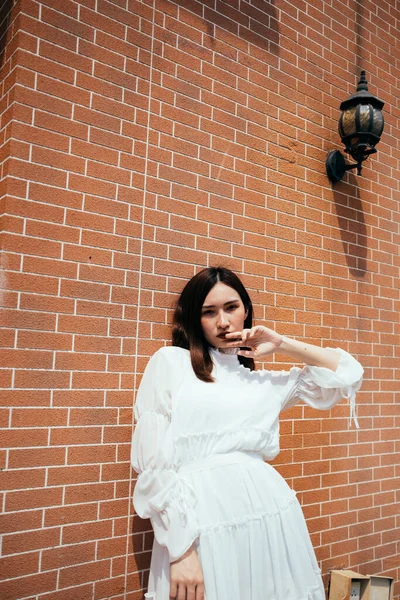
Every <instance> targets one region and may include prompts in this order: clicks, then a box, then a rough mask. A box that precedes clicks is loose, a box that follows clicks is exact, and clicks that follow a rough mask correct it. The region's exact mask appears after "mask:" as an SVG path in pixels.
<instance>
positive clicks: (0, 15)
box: [0, 0, 13, 67]
mask: <svg viewBox="0 0 400 600" xmlns="http://www.w3.org/2000/svg"><path fill="white" fill-rule="evenodd" d="M12 6H13V0H5V2H3V4H2V6H1V8H0V67H2V66H3V63H4V50H5V47H6V45H7V41H8V37H7V30H8V25H9V23H10V13H11V9H12Z"/></svg>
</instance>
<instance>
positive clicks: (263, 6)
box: [178, 0, 279, 54]
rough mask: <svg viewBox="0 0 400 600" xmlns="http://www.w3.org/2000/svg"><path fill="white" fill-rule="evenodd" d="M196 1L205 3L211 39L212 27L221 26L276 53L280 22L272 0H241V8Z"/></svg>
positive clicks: (199, 3) (184, 3)
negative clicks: (247, 0)
mask: <svg viewBox="0 0 400 600" xmlns="http://www.w3.org/2000/svg"><path fill="white" fill-rule="evenodd" d="M178 4H181V5H182V6H187V4H186V2H185V0H179V1H178ZM196 4H198V5H201V4H202V5H203V6H204V19H205V21H206V26H207V33H208V36H209V38H210V40H211V42H212V41H213V40H214V37H215V29H214V28H215V27H220V28H221V29H224V30H226V31H229V32H230V33H232V34H234V35H237V36H239V37H240V39H242V40H245V41H247V42H250V43H251V44H254V45H256V46H258V47H259V48H262V49H263V50H267V51H269V52H272V53H273V54H279V22H278V13H277V9H276V8H275V0H270V1H268V0H258V1H257V2H256V3H254V4H250V3H249V2H246V1H242V2H241V3H240V8H234V7H233V6H232V3H226V2H223V1H222V0H217V2H216V5H215V8H216V10H213V9H211V8H210V7H209V6H208V4H209V3H208V2H202V1H201V0H200V1H199V2H196ZM237 4H238V5H239V3H237ZM193 8H194V7H193Z"/></svg>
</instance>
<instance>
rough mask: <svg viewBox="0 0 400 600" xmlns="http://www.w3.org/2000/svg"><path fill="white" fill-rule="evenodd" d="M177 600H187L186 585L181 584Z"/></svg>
mask: <svg viewBox="0 0 400 600" xmlns="http://www.w3.org/2000/svg"><path fill="white" fill-rule="evenodd" d="M176 600H186V585H185V584H184V583H180V584H179V587H178V594H177V596H176Z"/></svg>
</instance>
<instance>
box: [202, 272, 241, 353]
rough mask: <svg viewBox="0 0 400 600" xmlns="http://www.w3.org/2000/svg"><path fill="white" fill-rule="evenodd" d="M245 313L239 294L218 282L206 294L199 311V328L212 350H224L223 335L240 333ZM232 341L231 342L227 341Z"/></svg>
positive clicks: (225, 342)
mask: <svg viewBox="0 0 400 600" xmlns="http://www.w3.org/2000/svg"><path fill="white" fill-rule="evenodd" d="M246 317H247V311H246V310H245V308H244V304H243V302H242V300H241V298H240V296H239V294H238V293H237V292H236V290H234V289H233V288H231V287H229V286H227V285H225V284H224V283H221V282H220V281H219V282H218V283H216V284H215V285H214V287H213V288H212V289H211V290H210V292H209V293H208V295H207V297H206V299H205V300H204V304H203V306H202V309H201V321H200V322H201V327H202V329H203V333H204V336H205V338H206V340H207V342H208V343H209V344H210V345H211V346H214V348H226V344H227V340H225V334H226V333H231V332H233V331H242V329H243V325H244V320H245V318H246ZM229 341H232V340H229Z"/></svg>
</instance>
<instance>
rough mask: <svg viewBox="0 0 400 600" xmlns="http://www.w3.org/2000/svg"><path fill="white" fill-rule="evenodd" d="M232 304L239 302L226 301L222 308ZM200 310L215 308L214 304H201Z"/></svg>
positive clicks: (236, 299)
mask: <svg viewBox="0 0 400 600" xmlns="http://www.w3.org/2000/svg"><path fill="white" fill-rule="evenodd" d="M233 302H239V300H238V298H235V299H234V300H228V302H224V306H226V305H227V304H232V303H233ZM201 308H215V304H203V306H202V307H201Z"/></svg>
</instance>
